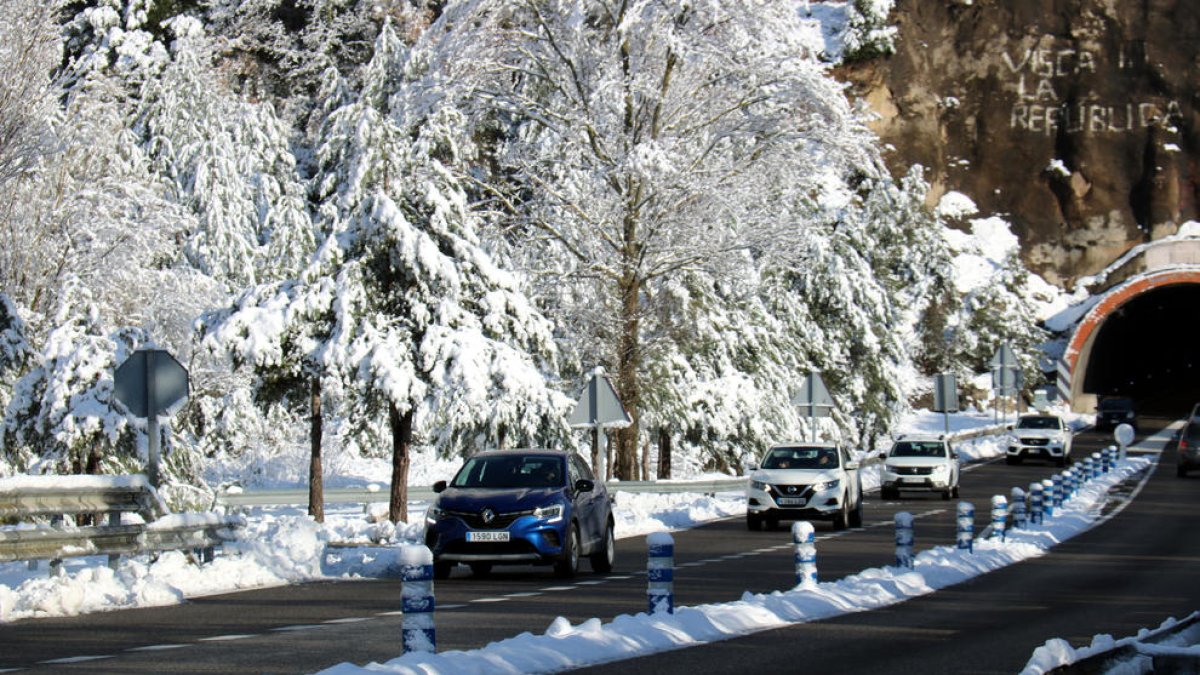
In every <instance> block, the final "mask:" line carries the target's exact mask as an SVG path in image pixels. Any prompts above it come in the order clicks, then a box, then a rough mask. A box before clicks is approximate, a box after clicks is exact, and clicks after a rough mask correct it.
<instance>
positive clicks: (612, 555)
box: [588, 520, 617, 574]
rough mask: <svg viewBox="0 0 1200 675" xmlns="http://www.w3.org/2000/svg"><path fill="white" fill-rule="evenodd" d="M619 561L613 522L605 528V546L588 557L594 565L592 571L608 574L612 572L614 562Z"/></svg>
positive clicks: (609, 522)
mask: <svg viewBox="0 0 1200 675" xmlns="http://www.w3.org/2000/svg"><path fill="white" fill-rule="evenodd" d="M616 559H617V539H616V537H615V536H614V535H613V524H612V521H611V520H610V521H608V525H606V526H605V527H604V544H603V545H602V547H601V548H600V550H599V551H596V552H595V553H593V554H592V555H591V556H589V557H588V561H589V562H591V563H592V571H593V572H598V573H600V574H607V573H609V572H611V571H612V568H613V562H614V561H615V560H616Z"/></svg>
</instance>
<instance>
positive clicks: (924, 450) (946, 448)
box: [879, 434, 958, 499]
mask: <svg viewBox="0 0 1200 675" xmlns="http://www.w3.org/2000/svg"><path fill="white" fill-rule="evenodd" d="M879 486H880V487H879V496H880V497H882V498H884V499H899V498H900V491H901V490H915V491H920V492H940V493H941V495H942V499H950V498H951V497H957V496H958V453H957V452H955V451H954V448H953V447H951V446H950V443H949V442H948V441H947V440H946V438H945V437H944V436H940V435H932V434H924V435H917V434H910V435H905V436H901V437H899V438H897V439H896V441H895V442H894V443H893V444H892V449H891V450H890V451H889V452H888V453H887V455H886V456H885V460H884V464H883V470H882V471H881V472H880V476H879Z"/></svg>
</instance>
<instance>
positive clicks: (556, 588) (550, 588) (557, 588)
mask: <svg viewBox="0 0 1200 675" xmlns="http://www.w3.org/2000/svg"><path fill="white" fill-rule="evenodd" d="M542 590H543V591H572V590H575V587H574V586H547V587H545V588H543V589H542Z"/></svg>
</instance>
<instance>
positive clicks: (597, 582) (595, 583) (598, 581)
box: [575, 579, 608, 586]
mask: <svg viewBox="0 0 1200 675" xmlns="http://www.w3.org/2000/svg"><path fill="white" fill-rule="evenodd" d="M606 583H608V579H594V580H590V581H579V582H576V584H575V585H576V586H599V585H600V584H606Z"/></svg>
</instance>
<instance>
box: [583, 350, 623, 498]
mask: <svg viewBox="0 0 1200 675" xmlns="http://www.w3.org/2000/svg"><path fill="white" fill-rule="evenodd" d="M568 424H570V425H571V427H572V428H574V429H590V430H591V432H592V470H593V471H595V472H596V476H597V478H598V479H599V480H604V477H605V475H606V468H605V463H606V462H607V457H605V453H603V452H600V434H601V432H602V431H603V429H605V428H610V429H621V428H624V427H627V426H629V425H630V424H633V418H632V417H631V416H630V415H629V412H628V411H626V410H625V406H624V405H623V404H622V403H621V399H620V398H619V397H618V396H617V390H616V389H614V388H613V385H612V382H610V381H609V379H608V376H606V375H605V374H604V369H603V368H596V369H595V370H593V371H592V376H591V377H590V378H589V379H588V383H587V386H586V387H584V388H583V393H582V394H581V395H580V396H579V401H577V402H576V403H575V410H574V411H572V412H571V417H570V419H569V420H568Z"/></svg>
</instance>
